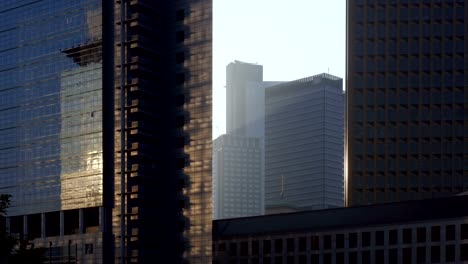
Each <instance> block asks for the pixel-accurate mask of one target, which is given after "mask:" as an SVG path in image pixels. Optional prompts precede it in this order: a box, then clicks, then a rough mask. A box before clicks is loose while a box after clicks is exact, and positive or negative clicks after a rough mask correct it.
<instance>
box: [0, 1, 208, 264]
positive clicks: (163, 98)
mask: <svg viewBox="0 0 468 264" xmlns="http://www.w3.org/2000/svg"><path fill="white" fill-rule="evenodd" d="M0 13H1V16H0V39H1V40H2V41H1V42H0V80H1V81H0V193H9V194H11V195H12V196H13V200H12V206H11V208H10V210H9V212H8V215H9V219H8V221H7V227H8V228H9V230H10V232H11V233H13V234H16V235H18V236H20V237H23V238H27V239H30V240H32V241H33V242H34V244H35V246H36V247H46V248H47V249H49V250H50V252H51V254H52V255H48V256H52V258H51V259H50V261H51V262H54V261H55V262H56V263H62V262H64V261H69V262H70V261H75V260H76V259H79V260H80V262H86V263H113V262H114V261H115V259H116V258H120V259H122V260H125V261H126V262H128V263H130V262H132V263H159V262H158V261H160V263H184V262H190V263H209V262H211V40H212V25H211V23H212V3H211V0H203V1H194V0H176V1H145V0H138V1H125V0H119V1H117V0H116V1H100V0H79V1H68V0H43V1H32V0H24V1H9V0H8V1H3V2H2V6H1V7H0ZM122 92H123V93H122ZM121 117H124V118H121ZM122 154H124V155H123V156H122ZM122 157H123V158H122ZM121 183H123V186H122V184H121ZM122 191H123V195H122ZM122 197H124V198H125V199H122ZM122 202H124V206H121V205H122ZM122 213H123V214H122Z"/></svg>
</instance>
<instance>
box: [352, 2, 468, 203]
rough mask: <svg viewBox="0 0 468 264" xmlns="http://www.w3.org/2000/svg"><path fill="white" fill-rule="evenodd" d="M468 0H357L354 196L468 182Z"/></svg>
mask: <svg viewBox="0 0 468 264" xmlns="http://www.w3.org/2000/svg"><path fill="white" fill-rule="evenodd" d="M467 18H468V3H467V2H466V1H463V0H454V1H436V0H433V1H432V0H427V1H409V0H398V1H358V0H348V1H347V74H346V75H347V84H346V88H347V106H348V111H347V139H346V157H347V168H346V171H347V205H359V204H369V203H376V202H390V201H398V200H407V199H422V198H431V197H438V196H446V195H451V194H453V193H458V192H462V191H465V190H467V188H468V167H467V165H466V164H467V163H466V160H467V158H468V156H467V155H468V152H467V150H468V134H467V131H468V123H467V122H468V112H467V110H466V109H468V89H467V85H468V82H467V81H468V79H467V70H468V64H467V61H468V60H467V54H468V45H467V39H466V38H467V35H468V34H467V28H468V22H467V21H468V20H467Z"/></svg>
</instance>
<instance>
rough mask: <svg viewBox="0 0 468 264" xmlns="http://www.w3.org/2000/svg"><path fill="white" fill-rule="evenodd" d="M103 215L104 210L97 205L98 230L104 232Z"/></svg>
mask: <svg viewBox="0 0 468 264" xmlns="http://www.w3.org/2000/svg"><path fill="white" fill-rule="evenodd" d="M104 216H105V210H104V207H102V206H101V207H99V232H104Z"/></svg>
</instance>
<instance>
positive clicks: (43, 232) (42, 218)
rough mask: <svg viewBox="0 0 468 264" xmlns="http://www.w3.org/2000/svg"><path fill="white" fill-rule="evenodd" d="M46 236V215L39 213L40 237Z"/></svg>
mask: <svg viewBox="0 0 468 264" xmlns="http://www.w3.org/2000/svg"><path fill="white" fill-rule="evenodd" d="M45 237H46V217H45V213H41V238H42V239H44V238H45Z"/></svg>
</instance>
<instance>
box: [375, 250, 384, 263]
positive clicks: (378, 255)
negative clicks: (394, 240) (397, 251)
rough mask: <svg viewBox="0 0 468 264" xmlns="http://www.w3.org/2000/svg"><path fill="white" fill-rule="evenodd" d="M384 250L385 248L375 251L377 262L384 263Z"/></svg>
mask: <svg viewBox="0 0 468 264" xmlns="http://www.w3.org/2000/svg"><path fill="white" fill-rule="evenodd" d="M384 256H385V255H384V251H383V249H380V250H376V251H375V263H384V258H385V257H384Z"/></svg>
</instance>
